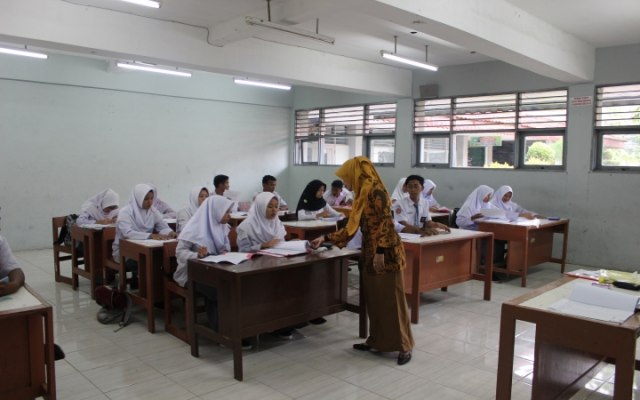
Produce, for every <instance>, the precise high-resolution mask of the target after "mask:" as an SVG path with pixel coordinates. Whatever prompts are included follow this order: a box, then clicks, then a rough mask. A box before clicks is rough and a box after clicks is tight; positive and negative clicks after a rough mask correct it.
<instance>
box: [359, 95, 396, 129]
mask: <svg viewBox="0 0 640 400" xmlns="http://www.w3.org/2000/svg"><path fill="white" fill-rule="evenodd" d="M365 124H366V126H365V132H366V133H368V134H370V135H376V134H385V135H389V134H394V133H395V132H396V104H395V103H391V104H374V105H370V106H367V117H366V120H365Z"/></svg>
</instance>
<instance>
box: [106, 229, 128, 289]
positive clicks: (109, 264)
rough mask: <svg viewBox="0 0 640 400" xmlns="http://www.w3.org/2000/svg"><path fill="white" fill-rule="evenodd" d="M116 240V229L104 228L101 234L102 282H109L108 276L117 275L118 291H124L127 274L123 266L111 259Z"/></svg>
mask: <svg viewBox="0 0 640 400" xmlns="http://www.w3.org/2000/svg"><path fill="white" fill-rule="evenodd" d="M115 239H116V228H111V227H110V228H105V229H104V231H103V232H102V267H103V277H102V279H103V282H105V283H106V282H109V281H110V279H109V277H110V274H112V273H117V274H118V289H120V290H122V291H125V290H126V288H127V273H126V271H125V266H124V264H121V263H120V262H118V261H117V260H114V259H113V255H112V253H113V249H112V246H113V241H114V240H115Z"/></svg>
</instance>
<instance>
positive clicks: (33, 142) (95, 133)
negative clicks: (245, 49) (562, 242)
mask: <svg viewBox="0 0 640 400" xmlns="http://www.w3.org/2000/svg"><path fill="white" fill-rule="evenodd" d="M291 101H292V100H291V94H290V93H286V94H282V93H280V92H277V93H274V92H273V91H269V90H264V89H257V88H256V89H254V88H247V87H236V85H234V84H233V83H232V80H231V77H227V76H221V75H214V74H206V73H196V74H194V76H193V77H192V78H191V79H181V78H175V77H168V76H163V75H155V74H144V73H136V72H129V73H123V72H113V71H112V72H110V71H108V70H107V68H106V64H105V63H104V62H103V61H100V60H92V59H83V58H77V57H71V56H60V55H58V56H52V57H50V59H49V60H46V61H41V60H29V59H22V58H18V57H10V56H2V58H0V205H1V206H2V234H3V235H4V236H6V237H7V238H8V240H9V242H10V243H11V246H12V248H13V249H14V250H21V249H33V248H45V247H50V246H51V217H52V216H56V215H66V214H69V213H71V212H78V210H79V207H80V204H81V203H82V202H83V201H84V200H85V199H86V198H88V197H89V196H91V195H93V194H95V193H97V192H98V191H100V190H102V189H104V188H107V187H111V188H113V189H114V190H116V192H118V193H119V194H120V202H121V205H124V204H126V202H127V200H128V198H129V194H130V192H131V189H132V187H133V185H135V184H136V183H140V182H153V183H155V184H156V185H157V186H158V190H159V194H160V198H162V199H163V200H165V201H166V202H168V203H169V204H171V205H172V206H173V207H174V208H175V209H179V208H181V207H182V206H183V205H184V203H185V201H186V198H187V195H188V193H189V189H190V188H191V187H192V186H195V185H203V184H209V185H210V184H211V182H212V178H213V176H214V175H215V174H217V173H225V174H226V175H229V176H230V177H231V179H230V183H231V186H232V189H234V190H239V191H241V192H242V198H243V199H247V200H248V199H250V197H251V195H252V194H253V192H254V191H256V190H258V189H260V188H261V184H260V181H261V178H262V176H263V175H264V174H267V173H268V174H271V175H275V176H276V177H279V178H280V179H279V181H280V188H279V189H281V190H284V191H285V192H286V191H287V179H286V177H287V168H288V143H289V137H290V132H289V126H290V119H291Z"/></svg>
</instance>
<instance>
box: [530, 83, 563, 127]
mask: <svg viewBox="0 0 640 400" xmlns="http://www.w3.org/2000/svg"><path fill="white" fill-rule="evenodd" d="M518 111H519V114H518V128H521V129H533V128H539V129H542V128H564V127H566V126H567V91H566V90H553V91H548V92H533V93H521V94H520V104H519V109H518Z"/></svg>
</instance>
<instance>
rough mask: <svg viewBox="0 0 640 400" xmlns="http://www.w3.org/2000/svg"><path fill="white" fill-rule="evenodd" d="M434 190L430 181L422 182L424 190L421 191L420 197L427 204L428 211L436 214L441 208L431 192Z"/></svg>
mask: <svg viewBox="0 0 640 400" xmlns="http://www.w3.org/2000/svg"><path fill="white" fill-rule="evenodd" d="M435 190H436V184H435V183H434V182H433V181H432V180H431V179H425V180H424V189H423V190H422V197H423V198H424V199H425V200H426V201H427V202H429V211H432V212H436V211H438V210H439V209H440V208H442V206H441V205H440V204H439V203H438V200H436V198H435V197H434V196H433V192H434V191H435Z"/></svg>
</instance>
